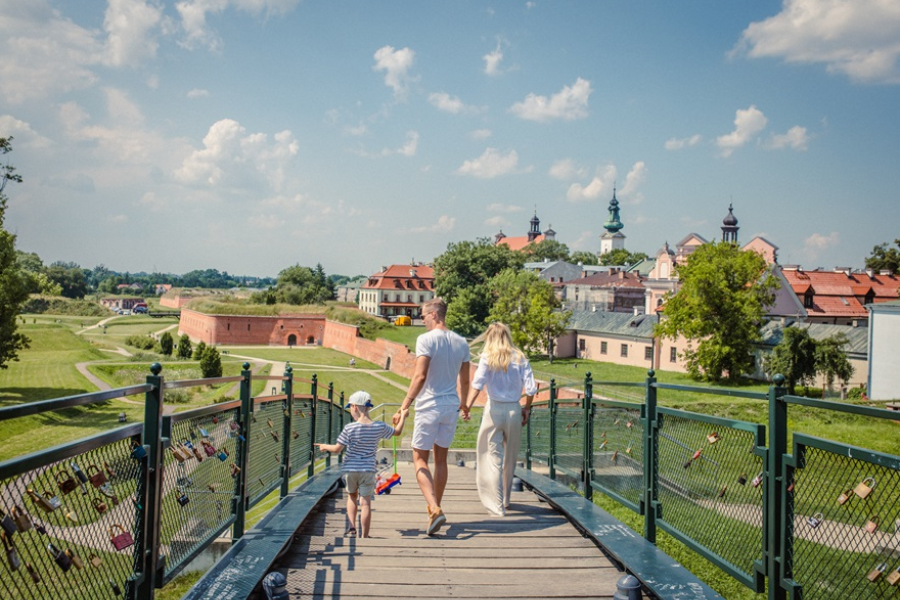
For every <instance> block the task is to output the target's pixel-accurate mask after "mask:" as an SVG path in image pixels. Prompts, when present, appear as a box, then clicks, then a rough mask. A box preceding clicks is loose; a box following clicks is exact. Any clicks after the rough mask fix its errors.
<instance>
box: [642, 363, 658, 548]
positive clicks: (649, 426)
mask: <svg viewBox="0 0 900 600" xmlns="http://www.w3.org/2000/svg"><path fill="white" fill-rule="evenodd" d="M655 383H656V372H655V371H654V370H653V369H650V370H649V371H647V393H646V402H645V403H644V412H645V415H646V416H645V420H644V497H643V498H642V499H641V504H642V505H643V506H642V507H641V508H643V510H644V538H645V539H646V540H647V541H648V542H652V543H654V544H655V543H656V517H657V516H658V513H659V508H658V506H659V503H658V500H659V490H658V482H659V474H658V473H657V470H658V466H659V465H658V464H657V460H656V440H657V436H658V434H659V421H658V419H657V412H656V391H657V390H656V385H654V384H655Z"/></svg>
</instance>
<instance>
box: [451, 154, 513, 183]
mask: <svg viewBox="0 0 900 600" xmlns="http://www.w3.org/2000/svg"><path fill="white" fill-rule="evenodd" d="M518 164H519V154H518V153H517V152H516V151H515V150H510V151H509V152H507V153H506V154H502V153H501V152H500V151H498V150H497V149H496V148H488V149H487V150H485V151H484V153H483V154H482V155H481V156H479V157H478V158H475V159H472V160H467V161H465V162H463V164H462V166H461V167H460V168H459V169H457V170H456V172H457V173H459V174H460V175H471V176H472V177H477V178H478V179H492V178H494V177H500V176H501V175H508V174H510V173H512V172H514V171H515V170H516V166H517V165H518Z"/></svg>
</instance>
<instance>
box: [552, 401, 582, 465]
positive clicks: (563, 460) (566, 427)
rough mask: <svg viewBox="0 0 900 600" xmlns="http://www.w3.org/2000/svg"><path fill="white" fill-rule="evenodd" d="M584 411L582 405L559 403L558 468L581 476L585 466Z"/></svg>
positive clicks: (557, 431) (557, 420)
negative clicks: (574, 405)
mask: <svg viewBox="0 0 900 600" xmlns="http://www.w3.org/2000/svg"><path fill="white" fill-rule="evenodd" d="M583 417H584V413H583V411H582V409H581V408H580V407H571V406H563V405H558V406H557V409H556V463H555V464H556V468H557V469H558V470H560V471H563V472H565V473H567V474H569V475H570V476H572V477H577V478H580V477H581V471H582V467H583V466H584V451H583V448H584V437H583V436H584V432H583V428H584V423H583V422H582V419H583Z"/></svg>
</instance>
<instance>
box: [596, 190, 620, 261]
mask: <svg viewBox="0 0 900 600" xmlns="http://www.w3.org/2000/svg"><path fill="white" fill-rule="evenodd" d="M623 227H625V225H623V224H622V221H621V220H620V219H619V201H618V200H616V188H613V197H612V200H610V201H609V216H607V218H606V223H604V224H603V228H604V229H606V233H604V234H603V235H601V236H600V254H601V255H602V254H606V253H607V252H609V251H611V250H618V249H620V248H624V247H625V234H624V233H622V232H621V231H620V230H621V229H622V228H623Z"/></svg>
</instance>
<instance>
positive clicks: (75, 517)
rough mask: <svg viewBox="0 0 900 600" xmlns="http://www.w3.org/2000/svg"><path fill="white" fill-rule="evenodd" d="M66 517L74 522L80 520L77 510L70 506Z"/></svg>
mask: <svg viewBox="0 0 900 600" xmlns="http://www.w3.org/2000/svg"><path fill="white" fill-rule="evenodd" d="M66 518H67V519H68V520H70V521H72V522H73V523H77V522H78V513H77V512H75V509H74V508H70V509H69V510H67V511H66Z"/></svg>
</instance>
